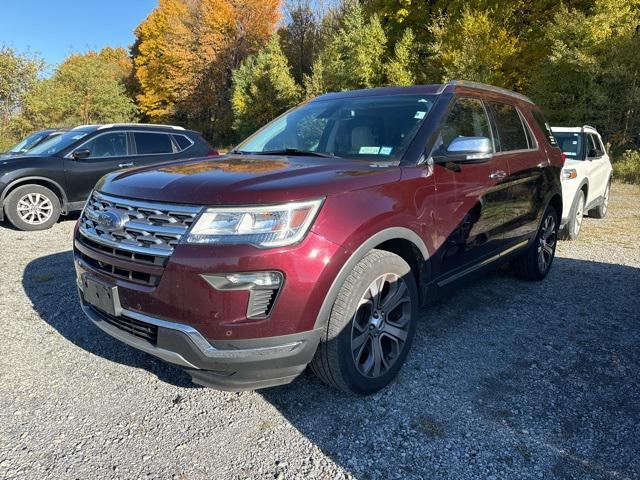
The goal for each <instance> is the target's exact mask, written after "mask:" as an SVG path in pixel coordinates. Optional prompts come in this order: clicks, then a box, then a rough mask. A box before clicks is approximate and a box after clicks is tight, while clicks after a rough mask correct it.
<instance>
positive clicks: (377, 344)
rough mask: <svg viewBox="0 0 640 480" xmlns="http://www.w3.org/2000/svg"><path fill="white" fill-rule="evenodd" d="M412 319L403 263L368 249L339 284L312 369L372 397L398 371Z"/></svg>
mask: <svg viewBox="0 0 640 480" xmlns="http://www.w3.org/2000/svg"><path fill="white" fill-rule="evenodd" d="M417 317H418V291H417V288H416V283H415V279H414V276H413V273H412V272H411V268H410V267H409V265H408V264H407V262H405V261H404V260H403V259H402V258H401V257H399V256H398V255H395V254H393V253H390V252H386V251H382V250H372V251H371V252H369V253H368V254H367V255H366V256H365V257H364V258H363V259H362V260H361V261H360V262H359V263H358V264H357V265H356V266H355V267H354V268H353V270H352V271H351V273H350V274H349V276H348V277H347V279H346V280H345V282H344V284H343V285H342V288H341V289H340V292H339V293H338V297H337V298H336V301H335V303H334V305H333V309H332V311H331V316H330V318H329V323H328V325H327V331H326V334H325V336H324V338H322V339H321V341H320V345H319V346H318V350H317V352H316V355H315V357H314V359H313V361H312V362H311V369H312V370H313V372H314V373H315V374H316V375H317V376H318V377H319V378H320V379H321V380H322V381H323V382H325V383H326V384H328V385H330V386H332V387H335V388H338V389H340V390H343V391H345V392H348V393H356V394H360V395H368V394H371V393H374V392H377V391H378V390H380V389H382V388H384V387H385V386H386V385H387V384H388V383H389V382H391V380H393V378H394V377H395V376H396V374H397V373H398V371H399V370H400V368H401V367H402V364H403V363H404V361H405V358H406V356H407V354H408V353H409V348H410V347H411V342H412V340H413V336H414V334H415V329H416V322H417Z"/></svg>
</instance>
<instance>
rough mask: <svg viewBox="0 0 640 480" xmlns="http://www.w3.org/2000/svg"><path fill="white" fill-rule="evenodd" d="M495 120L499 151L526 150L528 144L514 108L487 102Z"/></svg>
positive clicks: (504, 104) (505, 104)
mask: <svg viewBox="0 0 640 480" xmlns="http://www.w3.org/2000/svg"><path fill="white" fill-rule="evenodd" d="M489 105H491V109H492V110H493V114H494V117H495V119H496V127H497V128H498V139H499V140H500V151H501V152H509V151H513V150H527V149H528V148H529V143H528V141H527V134H526V133H525V130H524V126H523V125H522V120H520V115H519V114H518V111H517V110H516V107H514V106H513V105H509V104H507V103H498V102H489Z"/></svg>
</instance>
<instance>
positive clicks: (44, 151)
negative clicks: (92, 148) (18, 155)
mask: <svg viewBox="0 0 640 480" xmlns="http://www.w3.org/2000/svg"><path fill="white" fill-rule="evenodd" d="M86 136H87V132H79V131H75V132H74V131H71V132H65V133H63V134H62V135H57V136H55V137H51V138H50V139H49V140H47V141H45V142H42V143H41V144H40V145H38V146H36V147H34V148H32V149H31V150H29V152H28V154H29V155H55V154H56V153H58V152H61V151H62V150H64V149H65V148H67V147H69V146H71V145H73V144H74V143H75V142H77V141H78V140H80V139H81V138H84V137H86Z"/></svg>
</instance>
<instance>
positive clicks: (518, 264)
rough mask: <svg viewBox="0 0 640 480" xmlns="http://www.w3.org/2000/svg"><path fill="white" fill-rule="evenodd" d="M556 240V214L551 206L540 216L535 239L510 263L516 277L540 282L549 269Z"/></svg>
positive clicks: (554, 251) (553, 255)
mask: <svg viewBox="0 0 640 480" xmlns="http://www.w3.org/2000/svg"><path fill="white" fill-rule="evenodd" d="M557 239H558V214H557V213H556V209H555V208H553V207H552V206H551V205H549V206H548V207H547V209H546V210H545V212H544V215H543V216H542V222H541V223H540V227H539V228H538V233H537V234H536V237H535V239H534V240H533V241H532V242H531V245H529V247H528V248H527V250H526V251H525V252H524V253H523V254H522V255H521V256H519V257H518V258H516V259H515V260H514V261H513V262H512V266H513V268H514V270H515V272H516V274H518V276H520V277H522V278H525V279H527V280H542V279H543V278H544V277H546V276H547V273H549V270H550V269H551V264H552V263H553V259H554V257H555V254H556V245H557V243H558V242H557Z"/></svg>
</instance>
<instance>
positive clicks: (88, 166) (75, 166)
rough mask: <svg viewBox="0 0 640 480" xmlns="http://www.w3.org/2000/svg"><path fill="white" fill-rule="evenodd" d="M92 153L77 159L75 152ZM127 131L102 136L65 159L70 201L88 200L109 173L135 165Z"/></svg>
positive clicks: (85, 144)
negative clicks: (86, 151)
mask: <svg viewBox="0 0 640 480" xmlns="http://www.w3.org/2000/svg"><path fill="white" fill-rule="evenodd" d="M82 150H89V152H90V153H89V156H88V157H87V158H73V154H74V152H80V151H82ZM128 155H129V141H128V136H127V132H122V131H118V132H109V133H103V134H98V135H97V136H95V137H94V138H92V139H91V140H89V141H88V142H86V143H84V144H81V145H80V146H78V147H76V148H75V149H74V150H73V152H71V154H70V155H68V156H67V157H66V158H65V180H66V185H67V196H68V201H69V202H79V201H83V200H85V199H86V198H87V197H88V196H89V194H90V193H91V190H92V189H93V187H94V186H95V184H96V183H97V182H98V180H100V178H102V177H103V176H104V175H106V174H107V173H109V172H112V171H114V170H118V169H120V168H126V167H131V166H133V161H132V159H131V157H128Z"/></svg>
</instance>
